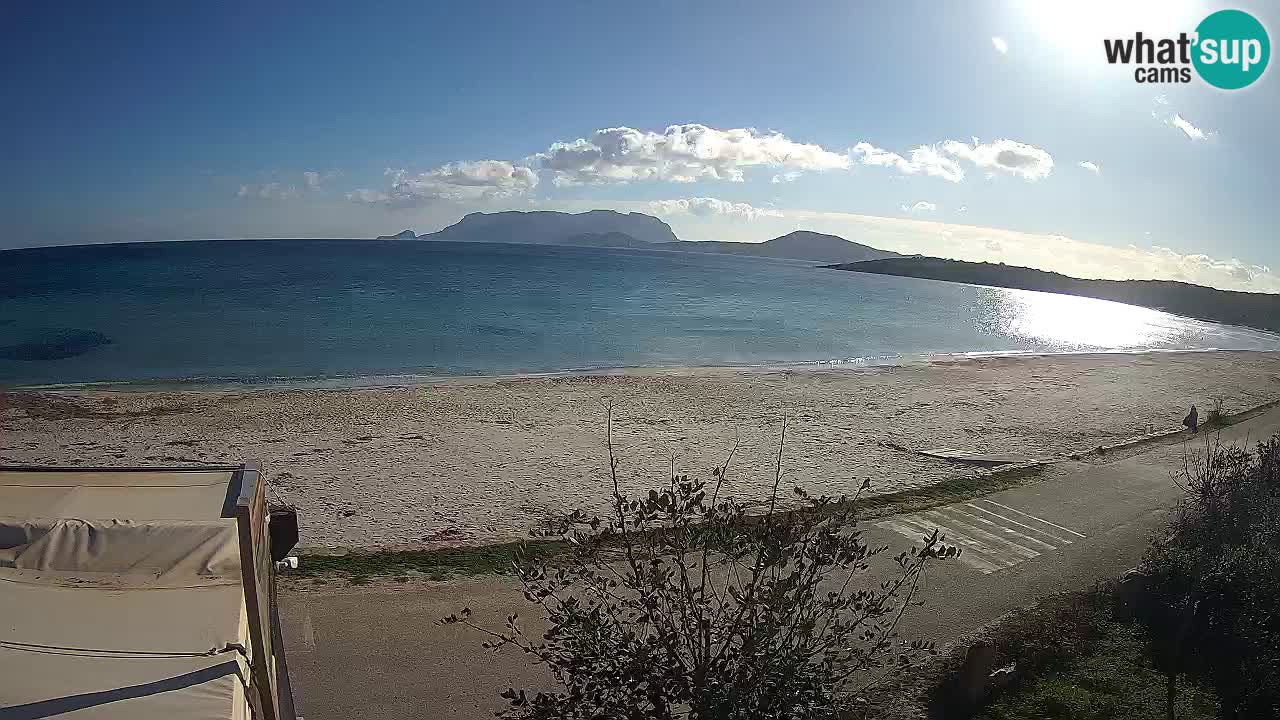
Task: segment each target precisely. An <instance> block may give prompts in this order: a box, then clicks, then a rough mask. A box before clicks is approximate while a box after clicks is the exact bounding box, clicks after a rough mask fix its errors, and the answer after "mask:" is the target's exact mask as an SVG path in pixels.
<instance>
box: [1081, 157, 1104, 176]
mask: <svg viewBox="0 0 1280 720" xmlns="http://www.w3.org/2000/svg"><path fill="white" fill-rule="evenodd" d="M1076 165H1079V166H1080V167H1082V168H1084V169H1085V170H1088V171H1089V172H1091V173H1093V174H1095V175H1096V174H1098V173H1100V172H1102V168H1100V167H1098V163H1095V162H1092V161H1089V160H1081V161H1080V162H1078V163H1076Z"/></svg>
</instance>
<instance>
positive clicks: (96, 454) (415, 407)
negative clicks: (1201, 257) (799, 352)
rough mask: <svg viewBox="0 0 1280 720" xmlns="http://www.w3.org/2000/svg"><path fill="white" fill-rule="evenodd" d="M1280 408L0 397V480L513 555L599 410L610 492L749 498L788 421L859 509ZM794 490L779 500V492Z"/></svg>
mask: <svg viewBox="0 0 1280 720" xmlns="http://www.w3.org/2000/svg"><path fill="white" fill-rule="evenodd" d="M1215 398H1217V399H1219V400H1220V402H1221V404H1222V406H1223V408H1224V409H1225V410H1226V411H1227V412H1232V413H1234V412H1238V411H1240V410H1243V409H1246V408H1250V407H1254V406H1257V405H1261V404H1264V403H1267V402H1271V401H1274V400H1276V399H1277V398H1280V353H1275V352H1261V351H1158V352H1142V353H1073V354H1031V353H1028V354H1017V355H1007V354H1002V355H994V356H993V355H984V356H964V357H954V356H950V357H948V358H945V359H938V358H934V359H931V360H929V361H926V362H918V363H906V364H899V365H874V366H852V367H851V366H848V365H838V366H834V367H833V366H813V365H809V366H794V365H793V366H787V367H772V366H770V367H763V368H762V367H752V368H664V369H657V370H652V369H629V370H623V371H610V372H606V371H589V372H575V373H554V374H535V375H523V376H484V377H472V376H467V377H449V378H430V379H427V380H424V381H423V382H420V383H419V382H415V383H406V382H398V383H392V384H386V385H380V386H376V387H319V388H317V387H293V386H270V385H267V386H261V385H255V386H248V387H243V386H242V387H234V388H230V389H217V390H210V389H208V388H203V387H202V388H190V387H183V388H180V389H178V390H172V389H169V390H157V389H138V388H129V389H125V390H121V389H104V388H98V387H93V388H85V387H80V388H62V389H47V388H46V389H21V390H9V391H3V392H0V462H4V463H18V464H21V463H33V464H71V465H75V464H84V465H88V464H103V465H147V464H152V465H162V464H188V463H212V462H217V461H231V460H236V461H238V460H242V459H249V458H253V459H259V460H262V461H263V462H264V466H265V471H266V473H267V476H268V479H269V480H270V482H271V484H272V487H273V490H274V491H275V493H276V494H277V496H278V499H279V500H281V501H283V502H286V503H290V504H294V505H296V506H298V508H299V510H300V514H301V516H302V536H303V546H304V547H306V548H308V549H312V550H314V549H318V548H332V549H339V548H350V549H432V548H443V547H459V546H478V545H486V544H491V543H497V542H509V541H511V540H515V539H519V538H521V537H524V536H526V535H527V531H528V529H529V528H530V527H532V526H533V525H534V524H536V523H537V522H538V521H539V520H540V519H542V518H544V517H546V516H547V515H549V514H552V513H556V512H562V511H567V510H570V509H573V508H583V509H586V510H592V509H593V508H599V507H601V506H602V504H603V503H604V502H605V501H606V500H607V493H606V492H605V489H606V484H605V480H604V479H605V477H606V472H607V460H606V459H605V452H604V407H605V405H606V404H607V403H612V404H613V407H614V426H613V430H614V441H615V445H616V447H617V449H618V456H619V458H620V460H621V462H622V471H623V473H624V487H625V488H626V489H628V490H633V491H636V490H643V489H647V488H649V487H652V486H654V485H655V484H658V483H662V482H665V480H666V477H667V475H668V473H669V470H670V468H671V466H672V464H673V463H674V464H675V466H676V469H677V471H678V472H687V473H688V474H690V475H691V476H700V475H704V474H706V472H707V471H708V470H709V468H710V467H711V466H712V465H715V464H718V463H720V462H723V461H724V458H725V457H726V456H727V455H728V453H729V452H730V451H731V450H733V449H734V448H735V446H736V447H737V450H736V452H735V459H734V462H733V465H732V466H731V468H730V483H729V485H728V486H727V489H728V492H731V493H732V494H734V495H736V496H738V497H739V498H743V499H756V498H759V497H761V496H762V495H763V494H764V492H765V490H766V489H767V487H768V486H769V484H770V483H771V480H772V472H773V467H774V457H775V455H776V453H777V449H778V446H777V443H778V434H779V430H780V426H781V419H782V417H783V415H784V414H785V415H786V416H787V418H788V428H787V436H788V441H787V445H786V447H785V452H784V468H783V469H784V481H785V482H789V483H792V484H793V485H799V486H803V487H805V488H806V489H808V490H809V491H810V492H812V493H826V494H830V495H837V496H838V495H840V494H842V493H849V494H851V493H852V492H853V491H854V490H856V489H857V486H858V485H860V484H861V482H862V480H863V479H864V478H870V479H871V480H872V488H871V491H872V493H873V494H876V495H881V494H890V493H900V492H903V491H910V490H919V489H923V488H929V487H931V486H935V485H937V484H938V483H941V482H944V481H955V480H962V479H964V478H974V477H977V476H978V475H979V474H981V473H982V472H983V471H982V470H981V469H980V468H975V467H973V466H969V465H964V464H960V463H956V462H953V461H948V460H945V459H939V458H934V457H928V456H926V455H923V454H921V451H923V450H926V449H930V448H957V449H963V450H970V451H974V452H985V453H1007V454H1016V455H1023V456H1027V457H1033V458H1046V457H1054V456H1064V455H1070V454H1072V453H1081V452H1088V451H1090V450H1093V449H1095V448H1097V447H1099V446H1103V445H1114V444H1116V443H1118V442H1124V441H1127V440H1130V439H1132V438H1135V437H1141V436H1146V435H1150V434H1153V433H1157V432H1160V431H1166V430H1171V429H1177V428H1179V427H1180V425H1179V423H1180V421H1181V418H1182V416H1183V415H1184V414H1185V413H1186V409H1187V407H1188V406H1189V405H1190V404H1191V403H1195V404H1197V405H1198V406H1199V407H1200V409H1201V417H1202V418H1203V417H1204V416H1205V413H1207V411H1208V410H1209V409H1210V408H1211V407H1212V406H1213V403H1214V402H1215ZM785 487H788V489H789V487H790V486H785Z"/></svg>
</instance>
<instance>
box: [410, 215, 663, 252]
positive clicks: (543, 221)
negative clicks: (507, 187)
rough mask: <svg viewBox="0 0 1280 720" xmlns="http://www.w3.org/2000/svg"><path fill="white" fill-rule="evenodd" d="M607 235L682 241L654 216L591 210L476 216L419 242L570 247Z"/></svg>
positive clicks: (648, 241) (651, 242) (650, 241)
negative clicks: (575, 239)
mask: <svg viewBox="0 0 1280 720" xmlns="http://www.w3.org/2000/svg"><path fill="white" fill-rule="evenodd" d="M604 233H621V234H626V235H630V236H631V237H632V238H634V239H636V240H639V241H641V242H644V243H646V247H647V246H648V245H656V244H662V243H673V242H679V240H680V238H678V237H676V234H675V233H674V232H672V230H671V226H670V225H668V224H666V223H664V222H662V221H661V220H659V219H658V218H656V217H653V216H652V215H645V214H644V213H634V212H633V213H625V214H624V213H620V212H614V211H613V210H591V211H589V212H584V213H563V212H552V211H548V210H539V211H532V212H522V211H519V210H511V211H507V212H496V213H483V212H475V213H470V214H468V215H467V216H465V217H463V218H462V219H461V220H459V221H458V222H456V223H454V224H452V225H450V226H449V227H447V228H445V229H443V230H441V231H439V232H434V233H429V234H426V235H419V236H418V239H419V240H444V241H447V242H491V243H529V244H532V245H565V244H568V243H567V242H566V241H567V240H568V239H569V238H572V237H576V236H580V235H586V234H604ZM615 240H616V238H615ZM610 247H616V246H610Z"/></svg>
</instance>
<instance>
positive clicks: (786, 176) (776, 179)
mask: <svg viewBox="0 0 1280 720" xmlns="http://www.w3.org/2000/svg"><path fill="white" fill-rule="evenodd" d="M799 177H800V173H799V171H796V170H792V171H790V172H784V173H779V174H777V175H774V176H773V178H772V179H771V180H769V182H771V183H773V184H774V185H780V184H782V183H791V182H795V181H796V179H797V178H799Z"/></svg>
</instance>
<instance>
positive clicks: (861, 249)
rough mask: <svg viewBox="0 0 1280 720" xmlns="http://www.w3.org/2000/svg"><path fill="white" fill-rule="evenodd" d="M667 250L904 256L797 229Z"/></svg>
mask: <svg viewBox="0 0 1280 720" xmlns="http://www.w3.org/2000/svg"><path fill="white" fill-rule="evenodd" d="M663 249H664V250H679V251H681V252H700V253H723V254H726V255H754V256H758V257H771V258H788V259H792V260H812V261H814V262H823V263H849V262H861V261H863V260H879V259H881V258H895V257H901V255H899V254H898V253H895V252H889V251H888V250H879V249H877V248H873V247H870V246H867V245H861V244H859V243H856V242H852V241H849V240H845V239H844V238H842V237H837V236H835V235H825V234H823V233H818V232H811V231H809V230H797V231H795V232H792V233H787V234H786V235H783V236H782V237H776V238H774V239H772V240H766V241H765V242H762V243H745V242H719V241H710V240H709V241H704V242H682V243H678V244H677V243H668V244H667V245H665V246H663Z"/></svg>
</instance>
